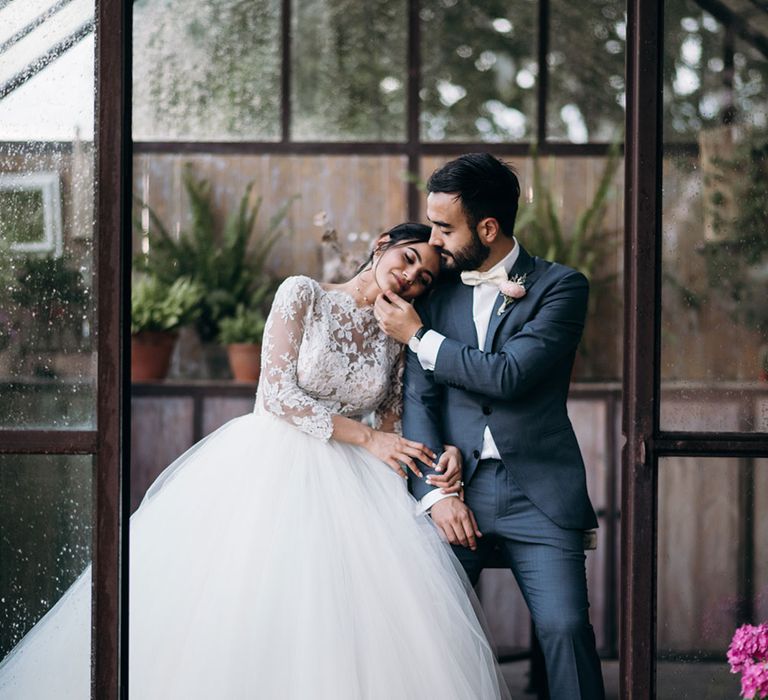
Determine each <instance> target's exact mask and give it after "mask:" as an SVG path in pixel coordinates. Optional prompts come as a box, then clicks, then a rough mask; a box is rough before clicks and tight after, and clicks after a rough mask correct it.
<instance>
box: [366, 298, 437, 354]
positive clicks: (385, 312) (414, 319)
mask: <svg viewBox="0 0 768 700" xmlns="http://www.w3.org/2000/svg"><path fill="white" fill-rule="evenodd" d="M373 313H374V316H375V317H376V320H377V321H378V322H379V328H381V330H382V331H384V332H385V333H386V334H387V335H388V336H389V337H390V338H394V339H395V340H397V341H398V342H400V343H403V345H405V344H407V343H408V341H409V340H410V339H411V338H413V335H414V333H416V331H417V330H419V328H421V327H422V326H423V325H424V324H423V323H422V322H421V318H419V314H418V313H416V309H414V308H413V306H411V304H409V303H408V302H407V301H406V300H405V299H402V298H401V297H399V296H397V294H395V293H394V292H383V293H381V294H379V296H378V297H376V301H375V302H374V304H373Z"/></svg>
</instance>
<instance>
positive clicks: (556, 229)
mask: <svg viewBox="0 0 768 700" xmlns="http://www.w3.org/2000/svg"><path fill="white" fill-rule="evenodd" d="M531 157H532V159H533V201H532V202H531V203H530V204H528V205H523V206H521V207H520V213H519V214H518V218H517V223H516V225H515V232H516V233H517V234H519V236H520V239H521V240H522V241H523V242H524V244H525V247H526V249H527V250H528V251H529V252H530V253H532V254H534V255H538V256H539V257H541V258H544V259H545V260H554V261H556V262H559V263H562V264H563V265H568V266H569V267H573V268H575V269H576V270H578V271H579V272H581V273H583V274H584V275H585V276H586V277H587V279H589V280H590V282H591V283H592V285H593V288H594V286H595V285H596V284H598V285H599V284H605V283H608V282H610V281H611V280H612V279H613V277H614V276H613V275H608V274H606V273H605V268H606V262H607V258H608V256H609V255H610V254H611V253H612V252H613V251H614V250H615V249H616V246H617V244H618V241H617V240H616V238H615V237H614V236H612V235H611V233H610V232H608V231H606V230H605V228H604V227H603V218H604V215H605V209H606V206H607V205H608V199H609V195H610V192H611V185H612V184H613V179H614V176H615V175H616V171H617V170H618V167H619V165H620V164H621V157H620V150H619V144H618V143H614V144H613V146H611V149H610V151H609V153H608V158H607V159H606V162H605V166H604V167H603V172H602V174H601V175H600V180H599V182H598V186H597V190H596V191H595V194H594V196H593V197H592V201H591V202H590V204H589V206H587V208H586V209H584V210H583V211H582V212H581V213H580V214H579V215H578V217H577V218H576V222H575V224H574V225H573V228H572V229H571V230H570V231H566V230H564V226H563V223H562V221H561V219H560V217H559V216H558V213H557V209H556V207H555V202H554V197H553V194H552V188H551V186H550V184H549V182H548V180H547V178H546V177H545V176H544V175H543V173H542V167H541V161H540V159H539V155H538V151H537V149H536V147H535V146H533V147H532V148H531ZM553 162H554V161H552V160H551V161H550V163H553ZM593 296H594V295H593Z"/></svg>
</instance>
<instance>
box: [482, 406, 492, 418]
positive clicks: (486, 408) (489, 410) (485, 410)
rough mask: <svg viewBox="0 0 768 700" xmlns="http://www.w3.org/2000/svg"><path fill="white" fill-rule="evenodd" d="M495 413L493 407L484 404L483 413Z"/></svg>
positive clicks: (488, 414) (486, 414)
mask: <svg viewBox="0 0 768 700" xmlns="http://www.w3.org/2000/svg"><path fill="white" fill-rule="evenodd" d="M491 413H493V409H492V408H491V407H490V406H483V415H485V416H490V415H491Z"/></svg>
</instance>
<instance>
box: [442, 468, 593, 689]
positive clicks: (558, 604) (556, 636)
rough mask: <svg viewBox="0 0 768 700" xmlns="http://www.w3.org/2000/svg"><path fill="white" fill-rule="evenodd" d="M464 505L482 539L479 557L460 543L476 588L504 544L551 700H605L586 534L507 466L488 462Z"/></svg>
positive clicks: (474, 478)
mask: <svg viewBox="0 0 768 700" xmlns="http://www.w3.org/2000/svg"><path fill="white" fill-rule="evenodd" d="M465 502H466V504H467V505H468V506H469V508H470V509H471V510H472V511H473V513H474V514H475V518H476V519H477V524H478V527H479V528H480V531H481V532H482V533H483V537H482V538H480V539H479V540H478V548H477V550H476V551H475V552H473V551H471V550H469V549H467V548H466V547H461V546H454V548H453V550H454V553H455V554H456V556H457V557H458V559H459V561H461V563H462V565H463V566H464V569H465V570H466V572H467V574H468V576H469V578H470V580H471V581H472V584H473V585H474V584H475V583H477V579H478V577H479V576H480V572H481V570H482V569H483V567H484V565H485V562H486V561H487V558H488V555H489V552H490V550H491V549H492V548H493V546H494V545H495V544H498V545H500V546H501V548H502V550H503V552H504V553H505V555H506V558H507V560H508V562H509V566H510V568H511V570H512V573H513V574H514V576H515V579H516V580H517V583H518V585H519V586H520V590H521V591H522V594H523V597H524V598H525V601H526V603H527V605H528V609H529V610H530V612H531V617H532V619H533V623H534V627H535V629H536V636H537V637H538V639H539V642H540V644H541V648H542V650H543V652H544V659H545V663H546V667H547V679H548V682H549V691H550V696H551V698H552V700H603V698H604V697H605V691H604V688H603V679H602V673H601V670H600V659H599V658H598V656H597V650H596V647H595V635H594V631H593V629H592V625H591V624H590V622H589V602H588V599H587V581H586V570H585V557H584V540H583V534H584V533H583V532H582V531H581V530H565V529H563V528H561V527H559V526H557V525H555V523H553V522H552V521H551V520H550V519H549V518H548V517H547V516H546V515H544V513H542V512H541V511H540V510H539V509H538V508H537V507H536V506H535V505H533V503H531V501H530V500H529V499H528V498H527V497H526V496H525V494H524V493H523V491H522V490H521V489H520V487H519V486H518V485H517V483H516V482H515V480H514V478H513V476H512V474H511V473H510V471H509V470H508V469H507V468H506V467H505V466H504V464H503V463H502V462H501V461H499V460H495V459H487V460H482V461H481V462H480V463H479V464H478V467H477V471H476V472H475V473H474V475H473V476H472V479H471V481H470V482H469V483H468V484H467V485H466V487H465Z"/></svg>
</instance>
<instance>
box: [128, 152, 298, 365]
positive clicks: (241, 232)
mask: <svg viewBox="0 0 768 700" xmlns="http://www.w3.org/2000/svg"><path fill="white" fill-rule="evenodd" d="M183 183H184V188H185V190H186V193H187V198H188V200H189V206H190V212H191V222H190V225H189V227H188V228H187V229H186V230H183V231H182V232H181V233H180V235H179V236H178V237H176V236H173V235H171V233H170V232H169V230H168V227H166V226H165V225H164V224H163V222H162V221H161V220H160V219H159V218H158V216H157V215H156V214H155V212H154V211H153V210H152V209H151V208H150V207H149V205H148V204H146V203H145V202H139V205H140V207H141V208H143V209H144V210H145V211H146V212H147V214H148V216H149V219H150V227H149V230H148V231H146V230H144V229H143V228H142V225H141V220H140V217H138V218H137V219H136V222H135V225H136V227H137V229H138V230H140V231H141V234H142V235H144V236H146V237H147V238H148V244H149V245H148V251H149V252H148V253H145V254H143V255H141V256H139V257H137V258H136V260H135V263H134V265H135V267H136V269H137V270H140V271H143V272H147V273H151V274H152V275H154V276H156V277H157V278H158V279H159V280H161V281H162V282H164V283H165V284H172V283H173V281H174V280H175V279H177V278H178V277H180V276H186V277H189V278H190V279H192V280H193V281H194V282H195V283H197V284H198V285H199V286H200V288H201V289H202V292H203V296H202V299H201V301H200V305H199V315H198V316H197V320H196V321H195V327H196V329H197V332H198V335H199V337H200V340H201V341H202V343H203V346H204V348H205V347H207V348H208V354H209V367H208V372H207V373H208V376H213V377H217V376H222V375H223V374H225V372H226V370H223V371H222V370H221V368H219V367H217V366H216V361H215V359H214V360H213V361H211V359H210V358H211V357H213V358H215V356H216V350H215V349H211V348H217V347H220V346H218V345H216V340H217V339H218V337H219V333H220V323H221V321H222V319H224V318H228V317H232V316H234V315H235V313H236V310H237V308H238V306H239V305H241V304H242V305H245V306H246V307H249V306H250V302H251V297H252V296H253V295H254V293H255V292H256V290H258V289H259V288H261V287H262V286H265V285H266V286H269V287H270V289H271V290H274V289H275V288H276V287H277V282H276V280H274V279H272V277H271V275H270V274H269V273H268V272H267V269H266V263H267V260H268V257H269V254H270V252H271V251H272V248H273V247H274V245H275V244H276V243H277V241H278V240H279V238H280V237H281V235H282V233H283V231H282V230H281V225H282V223H283V221H284V219H285V217H286V215H287V213H288V210H289V208H290V206H291V204H292V202H293V200H294V199H295V197H291V198H289V199H288V200H287V201H286V202H284V203H283V205H282V206H281V207H280V208H279V209H278V210H277V212H276V213H275V215H274V216H273V217H272V218H271V219H270V221H269V223H268V224H267V226H266V228H265V229H264V230H258V229H257V227H256V220H257V217H258V214H259V211H260V208H261V204H262V199H261V197H258V198H256V200H255V201H254V202H253V203H252V202H251V200H252V196H251V195H252V189H253V183H252V182H251V183H249V184H248V185H247V187H246V189H245V193H244V194H243V196H242V198H241V199H240V204H239V206H238V207H237V208H236V209H235V210H234V211H233V212H231V213H230V215H229V216H228V217H227V219H226V222H225V224H224V226H223V228H221V229H219V227H218V226H217V225H216V217H215V215H214V207H213V202H212V197H211V186H210V183H209V182H207V181H206V180H198V179H197V178H196V177H195V176H194V174H193V172H192V169H191V166H189V165H187V166H185V168H184V171H183ZM224 362H225V364H226V360H225V361H224Z"/></svg>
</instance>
